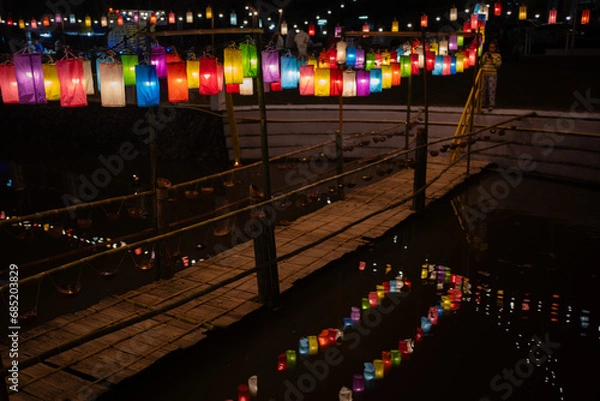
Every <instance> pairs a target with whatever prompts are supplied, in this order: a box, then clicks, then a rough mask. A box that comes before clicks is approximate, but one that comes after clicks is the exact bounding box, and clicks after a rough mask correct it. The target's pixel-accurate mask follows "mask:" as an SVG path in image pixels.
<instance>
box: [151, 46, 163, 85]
mask: <svg viewBox="0 0 600 401" xmlns="http://www.w3.org/2000/svg"><path fill="white" fill-rule="evenodd" d="M150 64H152V65H153V66H155V67H156V74H157V76H158V78H159V79H162V78H166V77H167V51H166V49H165V48H164V47H163V46H161V45H159V44H157V45H156V46H154V47H152V49H151V50H150Z"/></svg>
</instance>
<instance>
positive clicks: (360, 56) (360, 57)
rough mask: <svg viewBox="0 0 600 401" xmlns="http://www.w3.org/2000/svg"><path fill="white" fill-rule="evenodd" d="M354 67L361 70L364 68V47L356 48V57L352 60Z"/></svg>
mask: <svg viewBox="0 0 600 401" xmlns="http://www.w3.org/2000/svg"><path fill="white" fill-rule="evenodd" d="M354 68H356V69H357V70H362V69H363V68H365V49H362V48H357V49H356V59H355V60H354Z"/></svg>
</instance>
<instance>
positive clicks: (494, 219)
mask: <svg viewBox="0 0 600 401" xmlns="http://www.w3.org/2000/svg"><path fill="white" fill-rule="evenodd" d="M499 180H501V177H500V176H499V175H496V174H489V175H485V176H483V177H482V178H481V179H480V180H474V181H472V182H470V183H469V186H468V190H464V188H463V190H460V191H457V192H456V193H454V194H452V196H449V197H447V198H444V199H442V200H440V201H439V202H437V203H436V204H434V206H433V207H431V208H430V209H429V210H427V211H426V212H425V213H424V214H423V215H421V216H416V217H414V218H411V219H409V220H407V221H406V222H404V223H403V224H401V225H400V226H398V227H396V228H394V229H392V230H390V231H389V232H388V233H387V234H386V235H385V236H384V237H382V238H381V239H379V240H377V241H376V242H375V243H373V244H370V245H368V246H364V247H361V248H360V249H358V250H357V251H355V252H353V253H351V254H347V255H345V256H344V257H343V258H341V259H340V260H338V261H335V262H332V263H330V264H329V265H328V266H326V267H325V268H323V269H322V270H320V271H319V272H316V273H315V274H313V275H312V276H310V277H308V278H306V279H305V280H303V281H302V282H300V283H298V285H297V286H295V287H294V288H293V289H292V290H290V291H288V292H286V293H285V294H283V297H282V308H281V309H280V310H278V311H275V312H271V311H258V312H256V313H254V314H252V315H250V316H247V317H246V318H245V319H243V320H242V321H240V322H239V323H237V324H235V325H233V326H230V327H229V328H227V329H224V330H219V331H215V332H213V333H211V335H210V336H209V338H207V339H205V340H203V341H202V342H201V343H200V344H198V345H197V346H195V347H193V348H191V349H189V350H186V351H185V352H179V353H175V354H173V355H171V356H169V357H166V358H164V359H163V360H161V361H160V362H159V363H157V364H155V365H154V366H152V367H151V368H149V369H147V370H146V371H144V372H143V373H141V374H140V375H138V376H137V377H135V378H131V379H128V380H125V381H124V382H122V383H121V384H120V385H117V386H114V387H113V388H111V390H110V391H109V392H108V393H106V394H105V396H103V397H101V399H102V400H150V399H151V400H198V399H201V400H227V399H237V398H236V397H237V390H236V389H237V386H238V385H239V384H243V383H246V382H247V380H248V378H249V377H250V376H252V375H258V383H259V384H258V386H259V396H258V399H260V400H284V399H288V400H318V401H320V400H336V399H338V392H339V390H340V389H341V388H342V386H346V387H349V388H352V377H353V375H354V374H355V373H361V372H362V370H363V364H364V363H365V362H372V361H373V360H374V359H377V358H380V357H381V352H382V351H385V350H391V349H397V348H398V343H399V340H402V339H406V338H411V337H413V338H414V336H415V330H416V328H417V327H419V326H420V322H421V317H423V316H426V314H427V311H428V309H429V307H430V306H433V305H436V304H438V303H439V300H440V296H441V295H444V294H446V291H447V288H448V287H449V286H450V284H448V283H444V284H443V287H442V288H441V289H440V288H439V287H437V286H436V283H435V282H433V281H431V280H422V279H421V266H422V265H423V264H424V263H430V264H433V265H443V266H446V267H449V268H450V270H451V272H452V273H453V274H457V275H459V276H462V277H466V278H467V279H468V280H469V282H470V283H471V285H472V286H471V291H470V294H464V298H463V301H462V302H461V303H460V304H458V305H459V307H458V308H457V309H456V310H453V311H449V312H446V313H444V314H443V315H442V316H441V318H440V320H439V323H438V324H437V325H436V326H433V328H432V329H431V331H430V333H429V334H428V335H426V336H425V337H424V338H423V339H422V341H420V342H419V343H418V344H416V345H415V349H414V352H413V353H412V354H411V355H410V356H409V358H405V359H404V360H402V362H401V364H400V366H399V367H392V369H391V370H390V371H389V372H388V373H386V374H385V375H384V378H383V379H379V380H376V381H375V385H374V387H373V388H368V389H367V390H366V391H365V392H363V393H355V394H354V395H353V399H355V400H442V399H447V398H448V397H450V398H457V397H460V398H461V399H465V400H482V401H483V400H506V399H510V400H532V399H544V400H563V399H564V400H578V401H580V400H590V401H591V400H597V399H599V397H600V392H599V390H598V388H597V386H596V385H595V383H594V380H595V379H596V378H597V375H598V373H599V372H600V347H599V345H600V332H599V329H600V327H599V324H600V321H599V319H598V305H599V302H598V301H597V298H596V295H595V294H596V292H597V288H598V285H599V284H600V280H599V278H598V272H597V266H598V264H597V262H596V254H595V251H596V249H598V245H600V236H599V232H600V231H599V228H600V224H598V214H597V212H596V211H595V205H597V202H598V201H599V200H600V199H599V198H600V193H599V191H598V190H597V188H586V187H578V186H574V185H570V184H568V183H558V182H552V181H547V180H543V179H537V178H525V179H523V181H522V182H521V183H520V184H519V185H517V186H515V187H510V191H509V192H508V193H506V194H504V195H500V192H498V191H495V192H494V191H492V189H493V188H495V187H498V185H499V184H498V183H499V182H500V181H499ZM494 186H495V187H494ZM486 193H492V194H495V196H494V195H492V196H491V197H488V198H487V199H486V195H485V194H486ZM465 206H467V207H468V208H467V209H465ZM457 210H458V211H459V213H456V211H457ZM460 210H463V212H460ZM465 210H467V213H465ZM473 216H477V218H475V217H473ZM459 217H460V218H459ZM361 261H364V262H365V264H366V269H365V270H364V271H361V270H359V268H358V266H359V263H360V262H361ZM388 264H389V265H390V266H389V267H391V271H389V272H388V273H386V265H388ZM399 271H402V273H403V275H404V277H405V279H406V280H408V281H410V282H411V283H412V291H411V293H410V294H408V295H407V296H406V298H404V299H402V300H401V302H400V303H399V304H398V305H395V306H394V307H390V308H388V309H386V312H385V313H381V314H380V316H379V317H380V319H375V320H372V321H369V322H367V321H366V320H363V323H364V326H363V327H367V328H369V330H368V332H364V331H359V330H358V328H347V329H346V331H345V335H346V340H345V341H343V342H342V343H341V344H339V345H337V346H336V348H335V351H329V352H330V353H329V354H324V353H323V352H320V353H319V354H317V355H311V356H308V357H307V359H299V360H298V361H297V366H296V368H295V369H293V370H284V371H278V370H277V364H278V356H279V355H280V354H282V353H285V352H286V350H288V349H295V350H298V341H299V339H300V338H301V337H303V336H308V335H318V334H319V333H320V332H321V331H322V330H323V329H328V328H333V329H341V328H342V327H343V322H344V320H343V319H344V318H347V317H349V316H350V308H351V307H352V306H360V305H361V299H362V298H364V297H367V296H368V294H369V292H371V291H375V289H376V286H377V285H381V284H382V283H383V282H386V281H389V280H391V279H393V278H394V277H395V275H397V274H398V272H399ZM384 299H386V298H384ZM382 302H385V301H382ZM385 305H386V306H388V307H389V306H390V305H392V304H390V303H387V304H385ZM364 316H365V315H364V314H363V318H364ZM371 317H373V316H371ZM367 323H369V324H370V326H369V325H367ZM540 344H542V345H540ZM332 350H333V348H332ZM337 352H339V353H337Z"/></svg>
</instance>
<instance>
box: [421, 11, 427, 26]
mask: <svg viewBox="0 0 600 401" xmlns="http://www.w3.org/2000/svg"><path fill="white" fill-rule="evenodd" d="M427 22H428V18H427V14H423V15H421V28H427Z"/></svg>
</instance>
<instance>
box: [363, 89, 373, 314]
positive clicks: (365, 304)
mask: <svg viewBox="0 0 600 401" xmlns="http://www.w3.org/2000/svg"><path fill="white" fill-rule="evenodd" d="M367 90H368V87H367ZM360 307H361V309H362V310H367V309H369V308H370V307H371V304H370V302H369V298H361V304H360Z"/></svg>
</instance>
